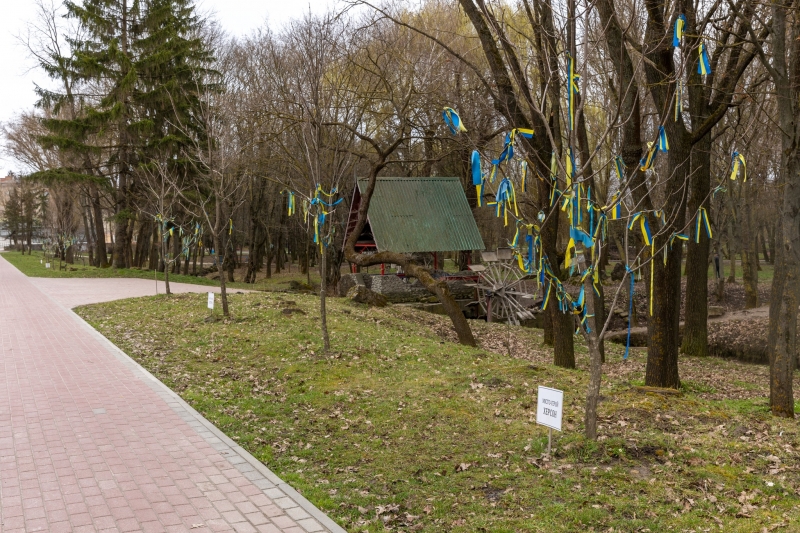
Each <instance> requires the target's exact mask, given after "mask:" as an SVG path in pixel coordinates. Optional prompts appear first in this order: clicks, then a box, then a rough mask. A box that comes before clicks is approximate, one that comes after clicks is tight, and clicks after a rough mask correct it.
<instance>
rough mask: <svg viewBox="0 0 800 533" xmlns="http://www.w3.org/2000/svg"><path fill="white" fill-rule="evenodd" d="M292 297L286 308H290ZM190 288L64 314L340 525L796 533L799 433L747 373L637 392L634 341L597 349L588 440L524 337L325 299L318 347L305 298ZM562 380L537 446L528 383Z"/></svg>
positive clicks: (761, 382) (758, 370)
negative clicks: (556, 421)
mask: <svg viewBox="0 0 800 533" xmlns="http://www.w3.org/2000/svg"><path fill="white" fill-rule="evenodd" d="M289 298H291V299H289ZM231 309H232V313H233V317H234V318H233V319H230V320H220V319H209V315H208V312H207V310H205V296H204V295H189V294H187V295H177V296H172V297H170V298H167V297H163V296H161V297H149V298H141V299H136V300H123V301H117V302H111V303H105V304H99V305H93V306H87V307H82V308H78V309H76V311H77V312H78V313H79V314H80V315H81V316H83V317H84V318H85V319H86V320H88V321H89V322H90V323H91V324H92V325H93V326H94V327H96V328H97V329H98V330H99V331H100V332H101V333H103V334H104V335H106V336H107V337H108V338H109V339H111V340H112V341H113V342H114V343H116V344H117V345H118V346H120V347H121V348H122V349H123V350H125V351H126V352H127V353H128V354H130V355H131V356H132V357H134V358H135V359H136V360H137V361H139V362H140V363H141V364H142V365H143V366H145V368H147V369H148V370H149V371H150V372H152V373H153V374H154V375H156V376H157V377H158V378H159V379H161V380H162V381H163V382H164V383H166V384H167V385H168V386H169V387H171V388H172V389H173V390H175V391H177V392H178V393H179V394H180V395H181V396H182V397H183V398H184V399H185V400H186V401H188V402H189V403H190V404H191V405H192V406H193V407H194V408H196V409H197V410H198V411H200V412H201V413H202V414H203V415H204V416H206V417H207V418H208V419H209V420H211V421H212V422H213V423H214V424H216V425H217V426H218V427H219V428H220V429H222V430H223V431H224V432H225V433H226V434H227V435H229V436H230V437H231V438H233V439H234V440H236V441H237V442H238V443H239V444H241V445H242V446H243V447H245V448H246V449H247V450H248V451H250V452H251V453H252V454H253V455H255V456H256V457H257V458H258V459H260V460H261V461H263V462H264V463H265V464H267V465H268V466H269V467H270V468H271V469H273V470H274V471H275V472H276V473H277V474H278V475H279V476H281V477H282V478H283V479H285V480H286V481H287V482H288V483H290V484H291V485H292V486H294V487H295V488H297V489H298V490H299V491H300V492H301V493H302V494H303V495H304V496H305V497H307V498H308V499H309V500H311V501H312V502H314V503H315V504H316V505H317V506H319V507H320V508H321V509H322V510H324V511H325V512H327V513H328V514H329V515H330V516H331V517H332V518H333V519H335V520H336V521H337V522H338V523H339V524H341V525H342V526H343V527H344V528H345V529H347V530H348V531H370V532H375V531H437V532H438V531H454V532H476V531H485V532H488V531H491V532H516V531H542V532H555V531H565V532H566V531H598V532H599V531H615V532H621V531H625V532H628V531H630V532H634V531H636V532H639V531H652V532H655V531H696V532H700V531H727V532H753V531H762V529H764V528H766V529H767V530H768V531H798V530H799V529H800V498H798V490H800V476H798V457H799V456H798V447H800V436H799V435H798V428H797V424H796V422H795V421H787V420H780V419H773V418H771V417H770V416H769V414H768V411H767V400H766V398H765V395H766V394H767V393H768V380H767V375H766V369H765V368H763V367H756V366H749V365H743V364H740V363H737V362H734V361H725V360H721V359H706V360H702V359H696V358H683V359H682V361H681V375H682V378H683V379H684V381H685V386H684V389H683V394H682V396H679V397H662V396H659V395H656V394H639V393H637V392H636V391H635V389H634V388H632V386H631V385H632V384H633V383H636V382H638V381H639V380H642V379H643V375H644V351H643V350H639V349H634V350H633V352H634V353H633V354H632V356H631V358H630V360H629V362H628V363H622V362H621V349H620V348H619V347H617V346H613V345H610V344H609V345H607V358H608V361H609V363H608V364H607V365H605V367H604V370H605V375H604V387H603V389H602V395H603V401H602V403H601V404H600V413H599V414H600V428H599V431H600V438H599V439H598V441H597V442H587V441H586V440H584V439H583V437H582V436H581V432H582V429H583V427H582V418H583V407H582V403H583V400H582V398H583V395H584V393H585V390H586V385H587V372H586V366H587V364H588V362H587V361H586V355H585V350H583V349H582V348H581V347H579V348H578V360H579V368H578V369H577V370H565V369H560V368H556V367H554V366H552V365H550V364H549V361H550V359H551V358H552V355H551V353H550V350H549V349H546V348H544V347H542V346H541V336H540V334H539V333H538V332H537V331H536V330H529V329H521V328H510V327H507V326H504V325H502V324H485V323H477V324H475V331H476V334H477V336H478V338H479V340H480V343H481V345H482V347H481V348H477V349H473V348H465V347H462V346H458V345H456V344H453V343H451V342H449V340H446V339H445V337H447V336H448V335H451V333H450V332H449V326H448V324H447V322H446V320H445V319H444V318H443V317H439V316H436V315H429V314H425V313H421V312H415V311H412V310H409V309H405V308H400V307H396V306H395V307H388V308H385V309H370V308H366V307H363V306H360V305H357V304H354V303H351V302H349V301H346V300H340V299H331V300H330V301H329V309H330V317H329V322H330V328H331V342H332V345H333V348H334V351H333V352H332V353H329V354H323V353H321V350H320V342H319V333H318V325H317V324H318V318H319V317H318V307H317V302H316V301H315V299H314V298H313V297H310V296H302V295H277V294H265V293H250V294H235V295H232V296H231ZM537 385H546V386H550V387H555V388H559V389H563V390H564V391H565V404H566V405H565V418H564V429H565V431H564V433H562V434H559V435H556V436H554V447H555V450H554V454H553V457H546V456H545V455H544V454H543V452H544V449H545V447H546V443H547V433H546V430H544V429H543V428H541V427H539V426H537V425H536V423H535V410H536V386H537Z"/></svg>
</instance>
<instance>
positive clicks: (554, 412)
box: [536, 385, 564, 431]
mask: <svg viewBox="0 0 800 533" xmlns="http://www.w3.org/2000/svg"><path fill="white" fill-rule="evenodd" d="M563 414H564V391H561V390H558V389H551V388H550V387H542V386H541V385H539V393H538V401H537V406H536V423H537V424H540V425H542V426H547V427H549V428H550V429H555V430H556V431H561V417H562V415H563Z"/></svg>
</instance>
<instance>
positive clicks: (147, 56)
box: [39, 0, 211, 268]
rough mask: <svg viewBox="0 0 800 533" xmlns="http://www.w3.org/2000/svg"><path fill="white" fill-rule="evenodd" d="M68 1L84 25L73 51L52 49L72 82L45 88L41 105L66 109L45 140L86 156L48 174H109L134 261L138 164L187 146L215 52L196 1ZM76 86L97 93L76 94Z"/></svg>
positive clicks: (126, 248)
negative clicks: (58, 89)
mask: <svg viewBox="0 0 800 533" xmlns="http://www.w3.org/2000/svg"><path fill="white" fill-rule="evenodd" d="M65 7H66V9H67V17H68V18H71V19H74V20H76V21H77V22H78V24H79V25H80V27H81V29H82V30H83V31H82V32H80V33H79V35H80V37H76V38H73V39H71V40H69V45H70V47H71V55H70V56H69V57H51V58H49V63H48V64H47V66H46V71H47V73H48V74H49V75H50V76H51V77H52V78H54V79H59V80H61V81H63V85H64V88H65V90H64V92H62V93H52V92H47V91H40V96H41V100H40V105H43V106H50V107H52V108H53V109H54V111H55V113H54V115H55V116H56V117H57V118H52V119H47V120H45V121H44V124H45V126H46V128H47V129H48V130H49V131H50V134H49V135H47V136H44V137H43V138H42V139H41V142H42V143H43V144H44V145H47V146H50V147H57V148H60V149H62V150H66V151H69V152H71V153H73V154H75V155H76V156H77V157H76V158H75V159H76V161H78V163H76V165H75V166H73V167H72V168H64V169H57V170H54V171H52V172H50V173H48V174H49V175H42V176H39V177H40V178H42V179H93V180H96V179H97V178H98V177H100V178H101V181H102V183H104V184H105V186H107V187H109V188H110V190H111V191H112V193H113V200H114V216H113V221H114V252H113V258H114V259H113V263H114V266H115V267H119V268H125V267H128V266H130V264H131V241H132V238H133V229H134V228H133V226H134V223H135V209H134V206H135V195H136V194H137V193H138V187H137V180H138V178H137V171H138V170H139V168H140V166H141V165H143V164H147V163H148V162H149V161H150V160H152V159H154V158H170V159H175V158H176V156H177V155H178V154H179V153H180V147H181V145H182V144H184V143H185V142H186V141H187V140H188V137H187V136H188V135H190V134H191V130H192V117H193V114H192V109H193V108H195V107H196V106H197V105H198V102H199V94H200V91H202V87H201V85H200V83H199V80H200V79H202V78H203V77H204V76H203V74H204V71H205V69H206V68H207V67H208V65H209V64H210V62H211V56H210V54H209V53H208V51H207V50H206V49H205V46H204V43H203V41H202V40H201V39H200V38H199V32H200V29H201V23H200V21H199V19H198V18H197V16H196V14H195V10H194V6H193V4H192V3H191V2H190V1H189V0H84V1H83V2H81V3H78V2H73V1H67V2H65ZM76 86H77V87H80V93H81V94H82V95H88V96H80V97H78V96H76V94H77V92H78V91H77V90H76V89H75V88H76ZM78 104H79V105H78ZM65 109H71V110H72V112H71V113H65V112H64V110H65ZM177 125H180V127H178V126H177ZM89 156H91V159H92V160H93V161H96V162H94V163H92V162H90V161H89V160H90V157H89ZM42 174H45V173H42ZM98 255H100V254H98Z"/></svg>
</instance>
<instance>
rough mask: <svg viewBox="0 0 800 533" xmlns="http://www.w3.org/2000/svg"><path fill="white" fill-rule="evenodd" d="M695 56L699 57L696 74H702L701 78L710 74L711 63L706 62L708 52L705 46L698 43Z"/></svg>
mask: <svg viewBox="0 0 800 533" xmlns="http://www.w3.org/2000/svg"><path fill="white" fill-rule="evenodd" d="M697 55H698V56H699V60H698V62H697V73H698V74H702V75H703V76H707V75H709V74H711V63H710V62H709V61H708V51H707V50H706V45H705V44H703V43H700V45H699V46H698V47H697Z"/></svg>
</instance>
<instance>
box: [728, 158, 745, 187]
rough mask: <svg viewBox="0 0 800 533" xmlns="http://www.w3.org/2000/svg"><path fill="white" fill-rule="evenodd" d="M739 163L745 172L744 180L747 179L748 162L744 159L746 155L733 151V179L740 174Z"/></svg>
mask: <svg viewBox="0 0 800 533" xmlns="http://www.w3.org/2000/svg"><path fill="white" fill-rule="evenodd" d="M739 165H741V167H742V171H743V172H744V180H743V181H747V162H745V160H744V156H743V155H742V154H740V153H739V152H733V154H731V179H732V180H735V179H736V176H737V175H738V174H739Z"/></svg>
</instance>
